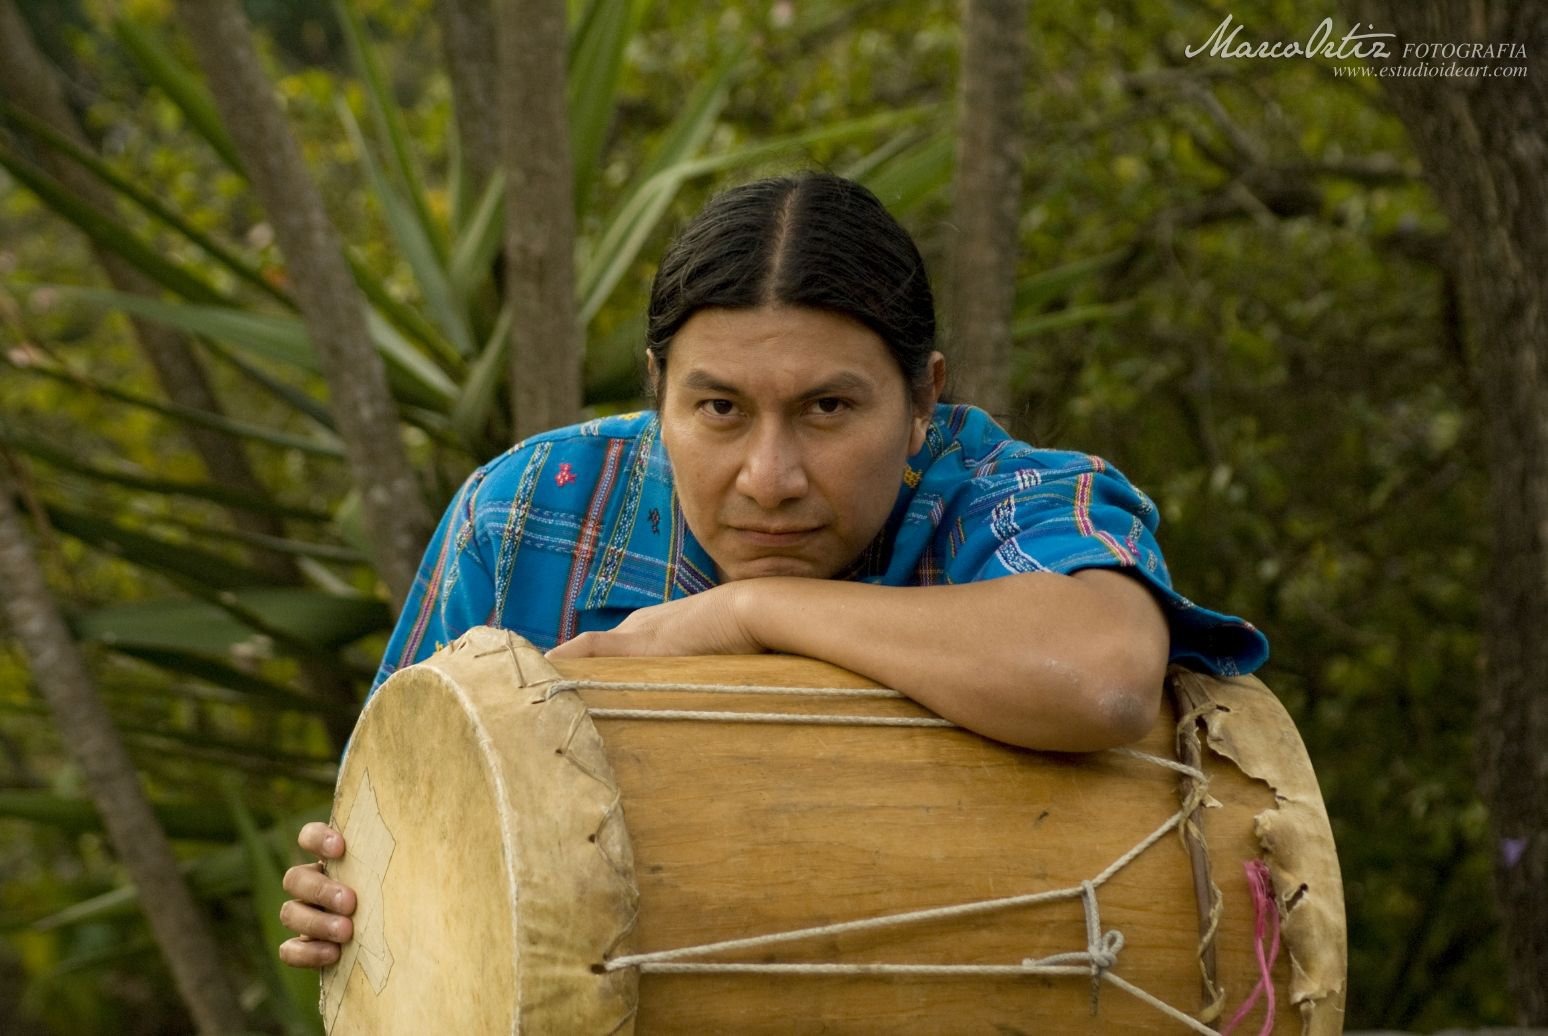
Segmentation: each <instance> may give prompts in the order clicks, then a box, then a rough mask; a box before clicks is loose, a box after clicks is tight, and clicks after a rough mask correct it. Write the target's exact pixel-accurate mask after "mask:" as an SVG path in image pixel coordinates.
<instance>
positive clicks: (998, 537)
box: [373, 404, 1268, 687]
mask: <svg viewBox="0 0 1548 1036" xmlns="http://www.w3.org/2000/svg"><path fill="white" fill-rule="evenodd" d="M659 432H660V426H659V424H658V422H657V419H656V415H655V414H654V413H653V412H650V413H640V414H629V415H625V416H621V417H609V418H603V419H600V420H595V421H588V422H586V423H584V424H579V425H572V426H570V427H568V428H560V429H557V430H555V431H552V432H546V433H544V434H542V435H538V436H534V437H532V438H530V439H527V440H525V441H523V442H520V443H518V444H517V445H515V446H513V447H512V448H511V449H510V450H508V451H506V452H505V453H504V454H502V455H501V456H499V457H497V458H496V459H494V460H493V461H490V462H489V463H488V464H485V465H484V466H483V467H481V468H479V469H478V470H477V471H475V472H474V473H473V474H472V475H471V476H469V477H468V480H467V482H466V483H464V484H463V486H462V488H461V490H459V491H458V493H457V495H456V497H455V498H454V499H453V500H452V502H451V505H450V506H449V507H448V508H447V509H446V514H445V516H444V517H442V519H441V523H440V526H439V528H437V529H436V532H435V536H434V538H433V539H432V540H431V541H430V546H429V548H428V549H427V550H426V552H425V558H424V562H423V564H422V565H421V566H420V570H419V575H418V577H417V578H416V579H415V582H414V588H413V591H412V592H411V593H410V596H409V599H408V601H407V602H406V603H405V605H404V608H403V613H402V615H401V616H400V617H399V620H398V624H397V627H396V629H395V630H394V631H393V634H392V639H391V640H390V641H389V642H388V645H387V651H386V655H385V657H384V658H383V661H382V666H381V669H380V670H379V671H378V672H377V675H376V680H375V684H373V687H374V686H375V685H379V684H380V683H381V682H382V681H383V680H385V679H386V678H387V677H388V676H390V675H392V673H393V672H395V671H396V670H397V669H399V668H401V667H402V666H405V665H410V664H412V663H414V662H418V661H420V660H421V659H424V658H426V657H427V656H429V655H430V654H431V653H432V652H433V651H435V650H436V648H438V647H440V646H442V645H443V644H446V643H449V642H451V641H452V640H455V639H456V638H457V637H458V636H460V635H461V634H462V633H463V632H465V631H466V630H468V629H470V628H472V627H473V626H480V625H488V626H498V627H501V628H504V629H508V630H512V631H514V632H516V633H519V634H520V635H521V636H523V637H525V638H526V639H527V640H530V641H531V642H532V643H533V644H536V645H537V646H538V647H540V648H543V649H545V650H546V649H547V648H550V647H553V646H554V645H556V644H559V643H562V642H563V641H566V640H569V639H570V638H571V637H574V636H575V635H576V634H578V633H584V632H587V631H590V630H606V629H611V628H613V627H614V626H616V625H618V624H619V623H620V622H622V621H623V620H624V618H625V617H626V616H627V615H628V614H629V613H630V612H632V611H634V610H635V609H636V608H643V607H645V606H647V605H652V604H660V603H662V602H663V601H668V600H675V599H677V598H680V597H686V596H688V595H689V594H694V593H699V592H700V591H702V590H707V589H709V588H710V587H712V586H714V585H715V584H716V581H717V580H716V577H715V565H714V563H713V562H712V561H711V560H710V557H709V555H708V554H706V553H705V551H704V548H703V547H701V546H700V545H699V543H698V541H697V540H695V539H694V536H693V533H692V532H690V531H689V529H688V526H687V525H686V524H685V523H684V521H683V515H682V511H681V510H680V509H679V507H678V502H677V494H676V492H675V490H674V488H673V479H672V466H671V464H670V462H669V461H668V460H667V455H666V451H665V450H664V449H663V448H662V445H661V439H660V434H659ZM1158 518H1159V516H1158V515H1157V513H1156V508H1155V505H1154V504H1153V503H1151V501H1150V499H1149V498H1148V497H1147V496H1145V494H1144V493H1142V492H1140V491H1139V490H1138V489H1136V488H1135V487H1134V486H1133V485H1131V484H1130V483H1129V481H1128V479H1126V478H1124V477H1123V475H1122V474H1120V473H1119V472H1118V471H1117V470H1116V469H1114V468H1113V467H1112V466H1111V465H1109V464H1107V463H1106V462H1104V461H1103V460H1101V459H1100V458H1098V457H1092V456H1088V455H1086V454H1083V453H1071V452H1066V451H1060V450H1042V449H1036V448H1034V447H1032V446H1029V445H1027V444H1026V443H1022V442H1018V441H1016V440H1014V439H1012V438H1010V437H1009V436H1007V435H1006V434H1005V432H1004V431H1002V430H1001V429H1000V427H999V426H998V425H997V424H995V423H994V421H993V420H992V419H991V418H990V417H989V416H988V415H987V414H986V413H984V412H983V411H982V410H979V409H977V408H976V407H970V406H952V405H946V404H941V405H939V406H937V407H936V411H935V417H934V420H933V421H932V423H931V425H930V428H929V431H928V433H927V436H926V439H925V444H924V446H923V448H921V449H920V451H919V452H918V453H917V454H915V455H914V456H913V457H911V458H910V459H909V464H908V468H907V470H906V471H905V472H904V477H903V485H901V486H900V487H899V489H898V498H897V502H896V504H895V505H894V507H893V509H892V514H891V516H890V517H889V519H888V521H887V524H886V526H885V528H884V529H883V530H882V532H881V533H880V535H878V537H877V539H876V541H875V542H874V543H872V545H871V546H870V548H869V549H868V550H867V551H866V552H865V554H864V555H862V556H861V557H860V558H858V559H857V560H856V562H855V563H854V565H853V566H852V567H851V569H850V570H849V571H848V572H846V573H844V574H843V575H842V576H841V577H840V578H847V579H853V580H858V581H861V582H867V583H879V584H882V585H885V586H932V585H936V584H941V583H970V582H975V581H978V580H983V579H994V578H997V577H999V576H1006V575H1012V574H1014V573H1019V572H1060V573H1071V572H1076V571H1078V570H1080V569H1085V568H1112V569H1121V570H1123V571H1126V572H1129V573H1132V574H1133V575H1134V576H1136V577H1137V578H1139V579H1141V580H1143V581H1144V582H1145V584H1146V585H1147V586H1149V587H1150V589H1151V592H1152V593H1153V594H1154V595H1155V597H1156V600H1157V601H1158V602H1159V603H1160V605H1161V607H1162V610H1163V611H1164V612H1165V614H1166V620H1167V623H1168V625H1169V626H1170V628H1171V636H1172V646H1171V658H1172V660H1173V661H1175V662H1181V663H1183V664H1184V665H1188V666H1190V667H1192V668H1196V669H1203V670H1206V671H1208V672H1212V673H1217V674H1221V675H1233V674H1237V673H1247V672H1251V671H1252V670H1254V669H1256V668H1257V667H1258V666H1260V665H1262V664H1263V661H1264V660H1265V659H1266V658H1267V657H1268V641H1267V639H1266V638H1265V637H1264V636H1263V634H1262V633H1260V632H1259V631H1258V630H1257V629H1255V628H1254V627H1253V626H1252V624H1251V623H1248V622H1246V621H1244V620H1242V619H1238V618H1234V617H1232V616H1228V615H1222V614H1219V613H1217V612H1213V611H1210V610H1208V609H1206V608H1201V607H1199V606H1198V605H1195V604H1193V603H1192V602H1191V601H1189V600H1187V599H1186V598H1184V597H1182V596H1181V595H1179V594H1178V593H1176V592H1175V591H1174V590H1173V589H1172V583H1171V578H1170V576H1168V575H1167V571H1166V564H1165V562H1164V561H1162V558H1161V549H1160V547H1159V546H1158V545H1157V543H1156V539H1155V530H1156V524H1157V521H1158Z"/></svg>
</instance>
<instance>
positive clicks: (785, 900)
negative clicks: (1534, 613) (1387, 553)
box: [321, 628, 1345, 1034]
mask: <svg viewBox="0 0 1548 1036" xmlns="http://www.w3.org/2000/svg"><path fill="white" fill-rule="evenodd" d="M1169 684H1170V687H1171V689H1172V692H1173V693H1172V695H1171V697H1172V699H1174V702H1173V703H1169V705H1168V711H1167V718H1166V719H1165V721H1164V722H1162V723H1159V724H1157V726H1156V728H1155V729H1154V730H1153V731H1152V732H1151V734H1150V736H1148V737H1147V738H1146V739H1145V740H1144V741H1143V742H1141V743H1140V744H1138V745H1136V746H1134V748H1133V749H1132V750H1117V751H1108V752H1098V753H1094V754H1091V755H1063V754H1052V753H1044V752H1030V751H1026V750H1023V749H1018V748H1012V747H1009V746H1006V745H1002V744H999V743H997V742H993V741H990V740H987V739H985V738H982V737H979V736H977V735H975V734H972V733H969V732H967V731H964V730H961V729H958V728H955V727H952V726H950V725H949V724H946V723H945V722H944V721H942V720H939V719H937V718H936V717H934V716H933V715H931V714H930V713H929V712H927V711H926V710H924V709H923V708H921V707H920V706H918V705H915V704H914V703H913V702H911V701H909V700H907V699H904V698H902V697H900V696H897V695H896V694H895V693H893V692H890V691H885V690H881V689H877V688H875V687H874V685H873V684H871V683H869V682H868V681H866V680H864V679H861V678H859V677H857V676H855V675H854V674H852V673H848V672H845V671H843V670H840V669H836V668H834V667H832V666H827V665H823V664H821V663H818V662H813V661H810V660H807V659H794V658H788V657H780V656H754V657H717V658H697V659H593V660H587V661H583V662H582V661H577V662H565V663H562V664H560V665H558V666H557V667H556V666H554V665H553V664H551V663H549V662H548V661H547V660H546V659H545V658H544V657H543V655H542V654H541V653H540V652H539V651H537V650H536V649H534V648H533V647H531V646H530V645H529V644H527V642H526V641H524V640H522V639H521V638H519V637H517V636H515V635H513V634H510V633H506V632H503V631H497V630H493V629H487V628H480V629H475V630H473V631H471V632H470V633H468V634H467V635H466V636H464V637H462V638H461V639H459V640H458V641H457V642H456V643H454V644H452V645H451V646H449V647H447V648H445V649H443V650H442V651H440V652H438V653H437V654H436V655H435V656H434V657H432V658H430V659H428V660H427V661H425V662H423V663H421V664H419V665H416V666H412V667H410V668H407V669H404V670H403V671H401V672H399V673H397V674H395V675H394V676H393V677H392V679H391V680H389V681H388V682H387V683H386V684H384V685H383V686H382V688H381V689H380V690H379V691H378V692H377V693H376V695H375V696H374V697H373V698H372V699H371V701H370V702H369V703H368V704H367V705H366V708H365V710H364V712H363V713H362V714H361V717H360V723H359V726H358V727H357V728H356V731H355V735H354V739H353V742H352V744H351V746H350V749H349V753H348V756H347V758H346V760H345V763H344V766H343V769H342V771H341V773H340V777H339V783H338V790H337V795H336V797H335V799H334V816H333V821H334V824H335V825H336V826H338V827H339V828H340V829H341V830H342V831H343V832H344V836H345V843H346V846H347V855H346V856H345V858H344V859H343V860H342V861H339V862H337V863H335V864H333V865H331V867H330V870H331V872H332V873H333V874H334V876H335V877H337V878H338V879H339V880H341V881H343V882H344V883H346V884H348V885H350V886H352V887H354V888H355V889H356V890H357V892H358V895H359V907H358V909H357V911H356V914H355V937H354V939H353V940H351V942H350V943H348V944H347V945H346V947H345V952H344V956H343V958H342V960H341V961H340V962H339V964H338V965H336V966H335V967H332V968H329V969H327V970H326V971H325V972H324V975H323V992H322V1002H321V1006H322V1011H323V1018H324V1022H325V1025H326V1027H327V1029H328V1031H329V1032H330V1033H336V1034H342V1033H371V1034H387V1033H413V1034H420V1033H428V1032H448V1033H450V1032H455V1033H540V1034H553V1033H560V1034H567V1033H627V1032H633V1031H636V1030H638V1031H640V1032H646V1033H663V1032H665V1033H675V1032H683V1033H763V1032H766V1033H806V1032H824V1033H848V1032H855V1033H862V1032H875V1033H904V1032H921V1033H923V1032H930V1033H942V1032H951V1033H979V1032H982V1033H1018V1032H1023V1033H1033V1032H1057V1033H1111V1032H1167V1033H1169V1032H1187V1031H1198V1032H1211V1031H1214V1030H1215V1029H1218V1028H1221V1027H1223V1026H1225V1025H1226V1024H1227V1023H1228V1022H1229V1021H1230V1020H1231V1019H1232V1018H1233V1016H1235V1015H1237V1014H1239V1013H1241V1014H1242V1017H1241V1019H1240V1024H1239V1026H1238V1029H1239V1031H1241V1032H1260V1031H1269V1029H1268V1028H1266V1026H1265V1018H1266V1016H1265V1011H1266V1010H1268V1009H1269V1005H1270V1004H1271V1003H1272V1005H1273V1006H1272V1010H1273V1014H1272V1018H1273V1024H1272V1026H1271V1028H1272V1031H1275V1032H1281V1033H1295V1032H1306V1033H1318V1034H1321V1033H1337V1032H1339V1031H1340V1030H1341V1028H1342V1011H1343V997H1344V970H1345V968H1344V956H1345V944H1344V903H1343V890H1342V886H1341V884H1340V881H1339V873H1338V862H1337V858H1336V856H1335V854H1334V848H1333V840H1332V833H1331V831H1330V829H1329V827H1328V821H1327V816H1326V813H1325V812H1324V809H1323V805H1322V799H1321V796H1320V794H1319V792H1318V790H1317V783H1316V779H1315V777H1314V776H1313V774H1312V772H1311V767H1310V764H1309V763H1308V762H1307V759H1306V753H1305V749H1304V748H1303V746H1302V744H1301V741H1300V738H1299V736H1298V735H1297V734H1296V732H1295V729H1294V727H1293V726H1292V725H1291V723H1290V720H1289V718H1288V717H1287V716H1286V714H1285V712H1284V710H1283V709H1282V708H1281V707H1280V705H1279V704H1278V702H1277V701H1276V700H1275V699H1274V697H1273V695H1272V694H1271V693H1269V692H1268V690H1267V689H1266V688H1265V687H1264V686H1263V685H1262V684H1261V683H1259V682H1258V681H1257V680H1255V679H1251V678H1243V679H1234V680H1215V679H1210V678H1206V677H1201V676H1198V675H1197V674H1192V673H1186V672H1183V671H1181V670H1178V671H1174V673H1173V674H1172V678H1171V680H1170V681H1169ZM1179 712H1181V714H1182V721H1181V722H1178V713H1179ZM1255 881H1256V882H1258V885H1257V889H1258V891H1257V892H1256V894H1255V892H1254V882H1255ZM1217 890H1218V891H1217ZM1265 976H1267V978H1268V979H1269V980H1270V981H1267V982H1266V981H1265ZM1249 1003H1250V1004H1251V1007H1250V1008H1249V1009H1247V1010H1245V1011H1243V1005H1245V1004H1249Z"/></svg>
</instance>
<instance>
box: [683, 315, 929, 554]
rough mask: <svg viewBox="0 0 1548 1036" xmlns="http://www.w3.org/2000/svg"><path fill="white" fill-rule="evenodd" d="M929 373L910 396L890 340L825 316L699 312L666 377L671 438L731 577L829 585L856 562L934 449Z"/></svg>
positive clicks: (710, 542) (689, 492)
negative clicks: (923, 455)
mask: <svg viewBox="0 0 1548 1036" xmlns="http://www.w3.org/2000/svg"><path fill="white" fill-rule="evenodd" d="M652 366H653V369H654V363H653V364H652ZM931 374H932V384H933V391H932V390H927V391H925V392H924V393H922V394H918V393H915V394H911V393H910V391H909V389H908V386H906V385H905V384H904V379H903V375H902V373H901V372H900V371H899V370H898V365H897V363H896V362H895V361H894V360H893V359H892V356H891V355H890V354H889V353H888V351H887V347H886V345H885V344H884V343H883V342H882V340H881V338H880V336H878V335H877V334H876V333H875V332H874V331H872V330H870V329H869V328H867V327H865V326H864V325H863V324H860V323H858V322H856V321H854V320H851V319H850V318H848V317H845V316H840V315H838V314H834V313H829V312H827V311H824V310H815V309H805V308H801V307H796V306H766V307H763V308H760V309H747V310H732V309H709V310H701V311H700V312H698V313H696V314H694V315H693V316H692V317H691V318H690V319H689V320H688V322H687V323H686V324H684V325H683V327H682V330H680V331H679V332H678V333H677V337H676V338H674V339H673V341H672V349H671V352H670V353H669V358H668V361H667V364H666V374H665V377H664V378H662V379H660V380H659V381H658V383H657V392H658V395H660V396H661V397H662V398H661V408H660V409H661V440H662V443H663V445H665V447H666V451H667V456H668V457H669V458H670V459H671V461H672V469H673V472H674V473H675V475H676V479H677V493H678V497H679V499H680V501H681V503H682V508H683V517H684V518H686V519H687V521H688V527H689V529H691V530H692V531H693V534H694V536H695V537H696V538H697V539H698V540H699V542H700V543H701V544H703V545H704V548H705V550H707V551H708V552H709V555H710V557H711V558H713V559H714V562H715V567H716V570H717V574H718V576H719V578H720V579H721V581H723V582H725V581H729V580H733V579H747V578H751V577H755V576H775V575H781V576H807V577H812V578H818V579H826V578H829V577H832V576H834V575H837V574H839V573H840V572H842V571H843V570H844V569H845V568H847V567H848V566H849V565H850V563H851V562H853V561H854V560H855V559H856V558H857V557H859V555H860V553H861V552H862V551H864V550H865V548H866V547H867V546H869V545H870V543H871V541H872V540H873V539H875V537H876V535H877V533H879V532H880V531H881V528H882V526H883V525H884V524H885V523H886V520H887V515H888V514H889V513H890V512H891V510H892V505H893V502H894V501H895V500H896V499H897V495H898V489H899V487H900V485H901V484H902V479H903V469H904V466H905V464H906V462H907V460H908V457H909V456H910V455H911V454H912V453H913V452H914V451H916V450H918V449H919V448H920V447H921V446H922V445H923V444H924V436H925V430H926V428H927V427H928V426H929V420H930V412H931V407H932V406H933V405H934V402H935V398H936V397H937V396H938V395H939V390H940V383H941V381H942V379H943V378H944V364H943V361H942V360H941V359H940V356H939V354H936V355H935V356H934V357H932V361H931Z"/></svg>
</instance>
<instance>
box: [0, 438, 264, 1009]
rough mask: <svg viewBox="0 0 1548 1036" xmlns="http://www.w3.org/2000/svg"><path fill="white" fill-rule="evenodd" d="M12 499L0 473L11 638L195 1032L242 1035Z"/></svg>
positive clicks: (209, 936)
mask: <svg viewBox="0 0 1548 1036" xmlns="http://www.w3.org/2000/svg"><path fill="white" fill-rule="evenodd" d="M15 496H16V494H15V487H14V486H13V485H12V484H11V479H10V476H9V475H8V474H6V472H5V471H4V470H3V468H0V579H3V580H4V581H5V588H6V592H5V594H4V595H3V596H4V599H5V611H6V615H7V617H8V619H9V620H10V625H11V629H12V631H13V632H14V633H15V635H16V638H17V640H19V641H20V642H21V646H22V649H23V651H24V652H25V653H26V655H27V660H28V663H29V664H30V666H31V668H32V678H33V681H34V682H35V683H36V684H37V686H38V689H39V690H40V691H41V692H42V694H43V697H44V698H45V699H46V700H47V702H48V707H49V710H50V711H51V712H52V713H53V716H54V723H55V725H56V726H57V728H58V729H59V731H60V732H61V734H62V735H63V737H62V740H63V741H64V744H65V746H66V747H67V748H68V749H69V750H70V753H71V755H72V756H73V757H74V759H75V763H76V765H77V766H79V767H80V768H81V770H82V772H84V773H85V775H86V784H87V787H88V788H89V790H90V792H91V797H92V801H93V802H95V803H96V806H97V811H98V812H99V813H100V814H101V815H102V823H103V826H104V827H106V828H107V833H108V837H109V838H110V839H111V840H112V843H113V848H114V851H115V852H117V854H118V858H119V859H120V860H122V861H123V864H124V866H125V868H126V869H127V870H128V871H129V877H130V879H131V880H132V881H133V882H134V884H135V887H136V888H137V889H138V890H139V893H140V905H141V906H142V908H143V909H144V910H145V916H146V919H147V920H148V921H149V922H150V927H151V932H152V933H153V934H154V935H155V937H156V941H157V943H158V944H160V946H161V951H162V953H164V954H165V955H166V958H167V962H168V963H169V964H170V965H171V968H172V977H173V980H174V981H175V982H176V983H177V988H178V991H179V992H180V993H181V994H182V997H183V1002H184V1003H185V1004H187V1005H188V1009H189V1011H190V1013H192V1015H193V1017H194V1021H195V1023H196V1024H197V1025H198V1027H199V1031H200V1032H205V1033H218V1034H226V1033H233V1032H241V1031H242V1030H243V1029H245V1027H246V1026H245V1024H244V1022H243V1018H242V1009H241V1007H240V1006H239V1005H238V1004H237V999H236V996H235V994H234V993H233V992H232V989H231V986H230V985H229V983H228V982H227V981H226V975H225V973H224V971H223V970H222V969H221V966H220V960H221V952H220V946H219V945H218V943H217V942H216V941H215V935H214V932H213V931H212V930H211V928H210V926H209V923H208V919H207V918H206V917H205V916H204V914H203V913H201V912H200V910H199V907H198V905H197V904H196V903H195V902H194V898H193V894H192V893H191V892H189V890H188V886H187V885H186V884H185V883H184V881H183V875H182V872H181V871H180V870H179V869H178V865H177V859H176V858H175V857H174V856H173V855H172V847H171V845H170V844H168V842H167V836H166V833H165V832H164V831H163V830H162V829H161V825H160V824H159V823H158V822H157V820H156V815H155V813H154V812H152V810H151V807H150V803H149V802H147V801H146V799H145V796H144V793H143V792H142V791H141V789H140V783H139V778H138V776H137V775H136V773H135V769H134V764H133V762H131V761H130V759H129V753H128V752H127V751H125V749H124V745H123V742H122V741H121V740H120V739H119V737H118V731H117V730H116V729H114V727H113V722H112V719H111V718H110V717H109V716H108V712H107V709H106V708H105V707H104V706H103V704H102V701H101V699H100V698H98V696H97V692H96V689H95V688H94V687H93V685H92V681H91V677H90V675H89V674H88V673H87V671H86V664H85V662H84V660H83V659H82V658H81V655H80V652H79V651H78V650H77V649H76V645H75V642H74V641H73V640H72V639H71V637H70V632H69V630H68V629H67V628H66V626H65V623H64V620H63V619H62V618H61V617H60V615H59V610H58V609H57V608H56V607H55V605H54V601H53V598H52V597H51V596H50V594H49V592H48V587H47V585H46V583H45V582H44V578H43V570H42V568H41V567H40V566H39V564H38V561H37V558H36V556H35V555H34V553H33V551H32V546H31V544H30V543H29V542H28V538H27V533H26V531H25V528H24V526H23V524H22V520H21V518H20V517H19V516H18V515H17V513H16V509H15V506H14V503H13V501H14V499H15Z"/></svg>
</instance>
